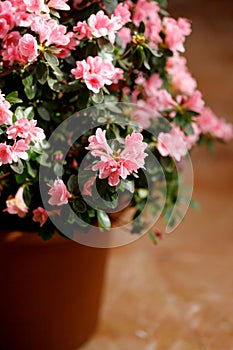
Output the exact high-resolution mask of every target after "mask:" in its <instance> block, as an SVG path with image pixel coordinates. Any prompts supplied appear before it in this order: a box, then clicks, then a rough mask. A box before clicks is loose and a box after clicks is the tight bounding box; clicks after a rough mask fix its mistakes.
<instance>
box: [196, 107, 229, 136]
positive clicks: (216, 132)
mask: <svg viewBox="0 0 233 350" xmlns="http://www.w3.org/2000/svg"><path fill="white" fill-rule="evenodd" d="M196 121H197V124H198V126H199V127H200V129H201V132H202V133H203V134H207V133H210V134H211V135H212V136H214V137H217V138H219V139H223V140H224V141H229V140H230V139H231V138H232V137H233V127H232V124H230V123H226V121H225V120H224V119H219V118H218V117H217V116H216V115H215V114H214V112H213V111H212V110H211V109H210V108H208V107H206V108H203V110H202V112H201V114H200V116H198V117H196Z"/></svg>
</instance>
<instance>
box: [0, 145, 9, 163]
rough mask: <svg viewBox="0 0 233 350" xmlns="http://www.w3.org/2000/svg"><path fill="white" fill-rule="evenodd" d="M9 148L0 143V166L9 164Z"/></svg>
mask: <svg viewBox="0 0 233 350" xmlns="http://www.w3.org/2000/svg"><path fill="white" fill-rule="evenodd" d="M11 163H12V157H11V147H10V146H9V145H6V144H5V143H0V165H2V164H11Z"/></svg>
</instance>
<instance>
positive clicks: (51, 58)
mask: <svg viewBox="0 0 233 350" xmlns="http://www.w3.org/2000/svg"><path fill="white" fill-rule="evenodd" d="M44 58H45V60H46V61H47V62H48V64H49V65H50V66H51V67H57V66H58V65H59V60H58V58H57V57H56V56H54V55H53V54H52V53H51V52H48V51H45V52H44Z"/></svg>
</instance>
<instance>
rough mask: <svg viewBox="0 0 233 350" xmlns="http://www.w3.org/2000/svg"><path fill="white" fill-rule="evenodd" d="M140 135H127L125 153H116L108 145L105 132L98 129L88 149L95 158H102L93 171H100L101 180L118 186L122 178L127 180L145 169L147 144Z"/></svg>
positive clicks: (90, 139)
mask: <svg viewBox="0 0 233 350" xmlns="http://www.w3.org/2000/svg"><path fill="white" fill-rule="evenodd" d="M142 140H143V136H142V135H141V134H140V133H135V132H134V131H133V133H132V134H131V135H127V136H126V139H125V142H124V144H125V147H124V149H123V151H118V152H114V151H113V150H112V149H111V148H110V147H109V145H108V142H107V140H106V136H105V130H104V131H103V130H101V129H100V128H98V129H97V131H96V134H95V136H90V137H89V139H88V141H89V146H88V147H86V149H88V150H89V151H91V154H92V155H93V156H94V157H100V161H98V162H97V163H96V164H94V165H93V167H92V170H93V171H99V178H100V179H105V178H108V183H109V185H110V186H116V185H118V184H119V182H120V178H122V179H126V177H127V176H128V175H131V174H132V173H133V172H134V171H135V172H137V171H138V169H139V168H143V167H144V164H145V158H146V157H147V154H146V153H145V149H146V147H147V144H146V143H145V142H142Z"/></svg>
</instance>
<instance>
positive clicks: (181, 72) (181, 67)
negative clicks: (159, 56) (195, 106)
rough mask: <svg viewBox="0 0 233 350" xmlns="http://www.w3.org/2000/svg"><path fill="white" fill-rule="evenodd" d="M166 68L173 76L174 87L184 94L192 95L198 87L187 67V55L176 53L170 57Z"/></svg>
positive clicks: (171, 76)
mask: <svg viewBox="0 0 233 350" xmlns="http://www.w3.org/2000/svg"><path fill="white" fill-rule="evenodd" d="M166 70H167V72H168V74H169V75H170V78H171V83H172V88H173V89H174V90H175V91H178V92H181V93H182V94H184V95H189V96H190V95H192V94H193V93H194V91H195V89H196V87H197V82H196V80H195V79H194V78H193V77H192V75H191V73H190V72H189V70H188V68H187V60H186V58H185V57H183V56H180V55H179V54H178V53H175V54H174V56H172V57H169V58H168V59H167V63H166Z"/></svg>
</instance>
